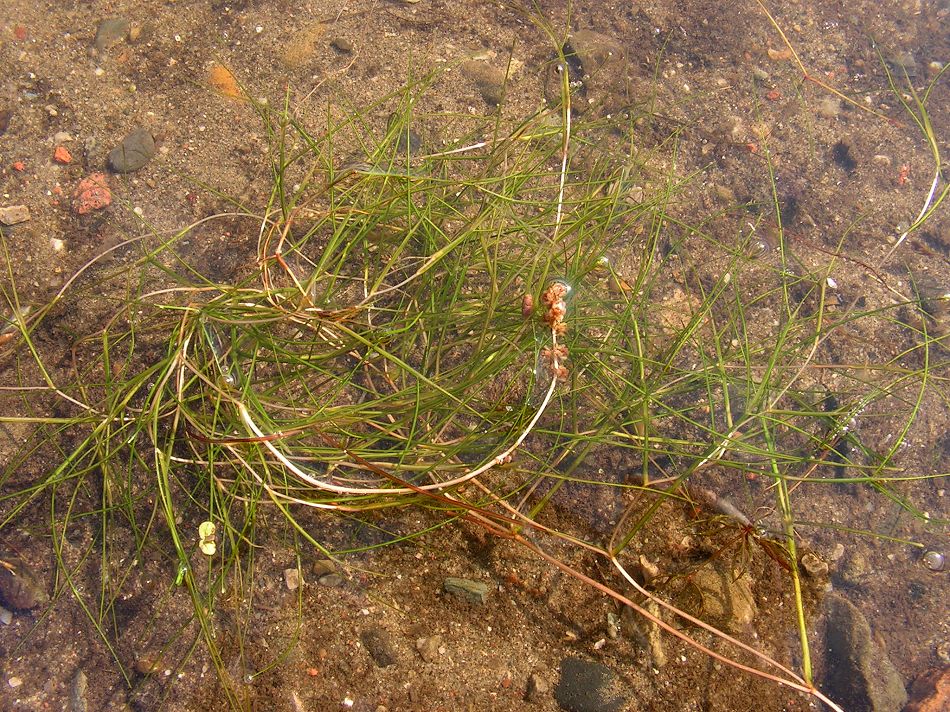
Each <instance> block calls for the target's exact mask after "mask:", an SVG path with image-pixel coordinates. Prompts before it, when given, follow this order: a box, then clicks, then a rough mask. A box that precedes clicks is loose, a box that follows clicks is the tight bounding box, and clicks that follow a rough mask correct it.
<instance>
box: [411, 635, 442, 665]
mask: <svg viewBox="0 0 950 712" xmlns="http://www.w3.org/2000/svg"><path fill="white" fill-rule="evenodd" d="M416 650H418V651H419V655H421V656H422V659H423V660H425V661H426V662H427V663H434V662H435V661H436V660H438V659H439V655H441V654H442V653H443V652H445V648H444V647H442V636H441V635H433V636H430V637H428V638H419V639H418V640H417V641H416Z"/></svg>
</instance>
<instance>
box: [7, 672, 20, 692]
mask: <svg viewBox="0 0 950 712" xmlns="http://www.w3.org/2000/svg"><path fill="white" fill-rule="evenodd" d="M7 684H8V685H9V686H10V687H12V688H13V689H14V690H15V689H16V688H18V687H19V686H20V685H22V684H23V680H21V679H20V678H18V677H17V676H16V675H14V676H13V677H10V678H9V679H7Z"/></svg>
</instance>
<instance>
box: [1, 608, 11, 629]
mask: <svg viewBox="0 0 950 712" xmlns="http://www.w3.org/2000/svg"><path fill="white" fill-rule="evenodd" d="M12 622H13V612H12V611H8V610H7V609H6V608H4V607H3V606H0V623H3V625H10V624H11V623H12Z"/></svg>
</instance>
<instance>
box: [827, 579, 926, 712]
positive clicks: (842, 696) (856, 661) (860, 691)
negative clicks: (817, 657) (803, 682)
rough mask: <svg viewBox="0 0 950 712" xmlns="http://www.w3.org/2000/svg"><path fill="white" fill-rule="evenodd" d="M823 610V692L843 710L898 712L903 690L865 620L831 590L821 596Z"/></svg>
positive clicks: (900, 707) (900, 682)
mask: <svg viewBox="0 0 950 712" xmlns="http://www.w3.org/2000/svg"><path fill="white" fill-rule="evenodd" d="M825 609H826V611H827V615H828V619H827V628H826V634H825V635H826V646H827V657H826V663H825V667H826V669H827V672H826V673H825V675H824V678H825V681H824V685H823V687H824V690H825V692H826V693H827V694H828V695H829V696H830V697H831V699H833V700H834V701H835V702H837V703H839V704H840V705H841V706H842V707H844V709H847V710H855V711H856V712H857V711H858V710H867V711H868V712H899V710H901V709H903V707H904V704H905V703H906V702H907V691H906V690H905V689H904V683H903V681H902V680H901V677H900V675H899V674H898V672H897V670H896V669H895V667H894V664H893V663H892V662H891V661H890V660H889V659H888V657H887V654H886V653H885V652H884V650H883V649H881V648H880V647H879V646H878V645H877V644H876V643H875V642H874V639H873V637H872V635H871V626H870V625H869V624H868V621H867V619H866V618H865V617H864V615H863V614H862V613H861V611H859V610H858V609H857V608H856V607H855V606H854V605H853V604H852V603H851V602H850V601H848V600H847V599H846V598H843V597H842V596H839V595H837V594H834V593H831V594H828V597H827V598H826V599H825Z"/></svg>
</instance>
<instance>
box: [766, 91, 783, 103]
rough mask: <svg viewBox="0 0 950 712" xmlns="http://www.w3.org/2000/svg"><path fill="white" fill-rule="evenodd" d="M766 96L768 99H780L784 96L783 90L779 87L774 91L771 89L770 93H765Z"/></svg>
mask: <svg viewBox="0 0 950 712" xmlns="http://www.w3.org/2000/svg"><path fill="white" fill-rule="evenodd" d="M765 98H766V99H768V100H769V101H778V100H779V99H781V98H782V92H780V91H779V90H778V89H773V90H772V91H770V92H769V93H768V94H766V95H765Z"/></svg>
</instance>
